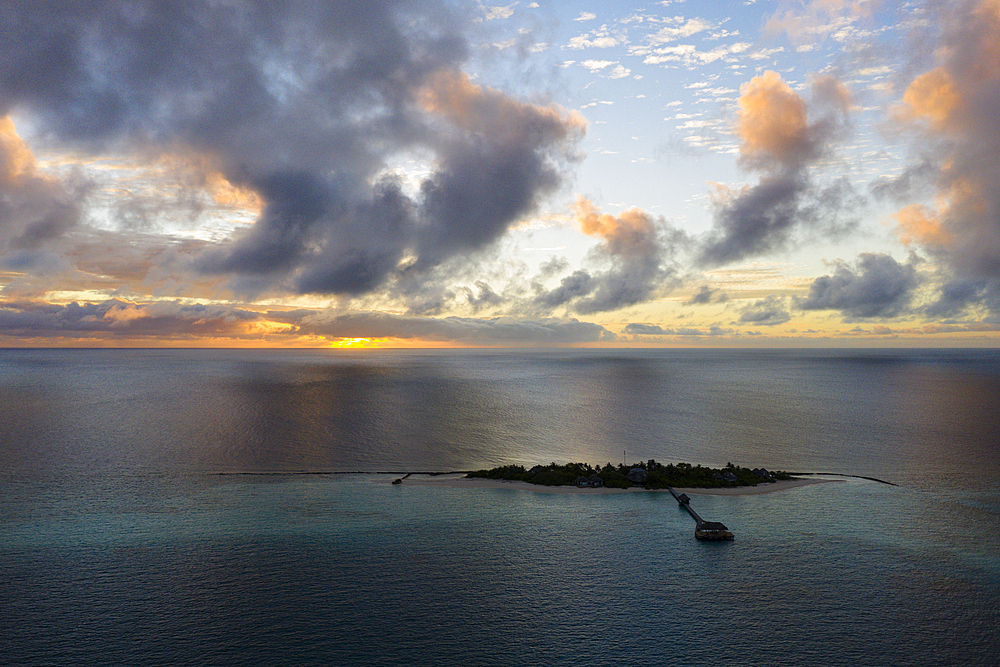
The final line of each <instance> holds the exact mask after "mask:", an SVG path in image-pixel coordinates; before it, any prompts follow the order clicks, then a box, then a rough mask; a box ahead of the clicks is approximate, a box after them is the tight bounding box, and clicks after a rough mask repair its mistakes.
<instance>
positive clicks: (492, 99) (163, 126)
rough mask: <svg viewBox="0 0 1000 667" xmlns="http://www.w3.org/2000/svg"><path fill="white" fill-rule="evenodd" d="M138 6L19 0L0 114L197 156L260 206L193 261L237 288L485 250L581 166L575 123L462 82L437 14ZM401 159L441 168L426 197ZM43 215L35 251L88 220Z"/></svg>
mask: <svg viewBox="0 0 1000 667" xmlns="http://www.w3.org/2000/svg"><path fill="white" fill-rule="evenodd" d="M133 10H135V8H134V7H132V6H130V5H126V4H124V3H111V2H108V3H64V2H55V1H54V0H53V1H51V2H44V1H43V2H40V3H39V2H27V1H24V0H21V1H16V2H12V3H8V4H7V5H6V6H5V14H4V21H3V22H2V23H0V41H2V43H3V44H4V45H5V53H4V58H3V59H2V62H0V114H6V113H9V112H10V110H11V109H15V108H16V109H17V110H18V113H20V114H24V115H26V116H29V117H30V118H31V119H32V123H33V124H34V125H35V126H36V127H37V128H38V131H39V133H40V134H43V135H45V136H47V137H51V138H52V140H53V141H59V142H62V145H63V146H70V147H73V148H75V149H76V150H78V151H82V152H83V153H84V154H86V153H87V152H91V153H95V154H96V153H101V152H103V151H111V152H115V153H118V154H122V153H129V152H131V153H136V154H143V155H153V156H155V155H165V154H168V153H169V154H177V153H180V154H184V155H197V156H202V157H203V159H204V161H205V165H204V170H205V171H206V172H211V173H217V174H221V175H222V177H223V178H224V179H225V181H226V182H228V183H229V184H231V185H232V186H233V187H234V188H236V189H240V190H243V191H246V192H249V193H251V194H252V195H253V196H255V197H256V198H257V199H258V200H259V206H260V210H261V213H260V217H259V218H258V219H257V220H256V222H255V223H254V224H253V225H252V226H250V227H249V228H248V229H246V230H245V231H243V232H241V233H238V234H237V235H236V236H235V237H234V238H233V239H232V240H231V241H230V242H228V243H226V244H224V245H223V246H222V247H217V248H215V249H213V250H212V251H211V252H206V253H205V254H203V255H202V256H201V257H200V259H199V262H198V264H197V266H198V267H199V269H200V270H201V271H202V272H203V273H204V274H206V275H218V276H229V277H231V278H232V283H231V285H232V287H233V288H234V289H236V290H239V291H244V292H246V293H248V294H249V293H256V292H269V293H281V292H285V293H288V292H291V293H319V294H338V295H339V294H343V295H357V294H363V293H367V292H370V291H372V290H375V289H378V288H379V286H381V285H384V284H385V283H386V282H387V281H388V280H390V279H391V278H392V277H393V276H396V275H399V274H402V273H407V274H409V275H412V274H419V273H421V272H425V271H428V270H430V269H432V268H433V267H435V266H437V265H439V264H441V263H442V262H445V261H447V260H448V259H449V258H450V257H453V256H455V255H457V254H468V253H475V252H477V251H479V250H482V249H483V248H486V247H489V246H490V245H491V244H492V243H493V242H494V241H495V240H496V239H497V238H499V237H500V236H502V235H503V234H504V233H505V232H506V231H507V230H508V229H509V228H510V226H511V225H513V224H515V223H517V222H518V221H520V220H521V219H522V218H523V217H524V216H525V215H527V214H529V213H530V212H531V211H533V210H534V209H535V208H536V207H537V206H538V204H539V202H540V201H541V200H542V198H544V197H545V196H547V195H549V194H551V193H552V192H554V191H555V190H556V189H557V188H558V187H559V186H560V184H561V183H562V180H563V176H564V173H565V172H566V171H567V170H568V169H569V168H571V167H570V165H571V163H572V162H573V161H574V160H575V159H576V158H577V154H576V153H575V146H576V144H577V142H578V141H579V139H580V138H581V137H582V135H583V132H584V126H585V124H584V121H583V119H582V117H580V116H579V115H577V114H574V113H571V112H564V111H562V110H561V109H558V108H556V107H554V106H541V105H535V104H530V103H526V102H522V101H519V100H516V99H514V98H512V97H510V96H508V95H506V94H504V93H502V92H500V91H498V90H494V89H491V88H488V87H486V86H480V85H477V84H474V83H472V82H471V81H470V80H469V78H468V76H467V75H466V74H465V73H464V72H463V71H462V67H463V65H464V63H465V61H466V60H467V58H468V57H469V52H470V48H469V45H468V43H467V42H466V40H465V37H464V35H463V34H462V32H461V30H460V27H459V26H460V21H459V19H458V17H457V16H456V15H455V14H454V12H453V11H452V10H450V9H449V8H448V7H447V6H446V5H445V4H444V3H436V2H427V3H425V2H420V3H415V2H394V1H389V0H371V1H369V2H364V3H361V4H354V3H330V2H324V1H321V0H312V1H303V2H295V3H277V4H275V3H262V2H261V3H257V2H250V3H240V4H238V5H232V4H231V3H217V2H198V1H194V0H192V1H189V2H177V3H159V4H152V5H145V6H144V7H143V9H142V11H133ZM417 26H419V28H418V27H417ZM6 134H9V133H7V132H5V136H6ZM407 158H419V159H421V160H423V161H425V162H426V163H427V165H428V169H427V173H428V175H427V176H426V177H424V178H422V179H420V180H419V182H418V183H416V184H415V185H414V184H412V183H403V182H402V181H401V180H400V179H399V178H397V177H395V176H394V175H393V174H392V170H391V169H390V167H391V166H392V164H393V163H395V162H396V161H399V160H401V159H402V160H405V159H407ZM36 200H37V197H36ZM47 201H50V202H62V201H63V199H61V198H60V197H57V196H48V197H47ZM31 208H32V209H33V210H36V211H42V210H43V209H44V207H42V206H32V207H31ZM48 210H49V211H50V214H48V215H45V216H40V217H38V218H37V219H35V220H31V221H25V222H23V223H18V227H17V229H16V230H14V231H13V232H9V233H8V234H7V237H8V238H9V239H12V240H11V242H12V243H20V244H22V245H25V246H27V245H31V244H36V245H37V244H39V243H41V242H43V241H44V240H45V239H47V238H50V237H52V236H58V235H59V234H62V233H64V232H65V230H66V229H68V228H71V227H72V226H73V225H74V224H75V221H76V218H75V215H76V214H75V211H74V209H73V208H72V207H68V208H67V207H63V208H60V207H58V206H56V205H55V204H52V205H51V206H49V208H48ZM8 227H10V225H8Z"/></svg>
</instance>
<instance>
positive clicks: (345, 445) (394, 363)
mask: <svg viewBox="0 0 1000 667" xmlns="http://www.w3.org/2000/svg"><path fill="white" fill-rule="evenodd" d="M0 392H2V393H0V398H2V400H0V638H2V641H0V664H3V665H71V664H74V665H75V664H78V665H112V664H114V665H123V664H152V665H256V664H261V665H350V664H387V665H447V664H463V665H465V664H484V665H510V664H525V665H528V664H532V665H533V664H539V665H550V664H552V665H558V664H576V663H580V662H586V663H591V664H624V665H632V664H644V665H645V664H668V663H669V664H678V665H701V664H733V665H737V664H739V665H743V664H750V665H753V664H759V665H765V664H767V665H798V664H809V663H818V664H830V665H856V664H873V663H881V664H885V665H939V664H966V665H978V664H982V665H987V664H988V665H992V664H994V663H995V659H994V655H995V653H996V646H997V640H996V639H995V633H996V628H997V627H1000V419H998V415H1000V353H997V352H994V351H916V352H914V351H863V352H861V351H851V352H846V351H754V352H745V351H613V352H608V351H579V350H574V351H566V350H562V351H545V352H531V353H524V352H517V353H505V352H493V351H491V352H449V353H381V352H380V353H374V354H372V353H368V352H366V353H363V354H358V353H348V354H344V353H342V352H329V353H322V352H270V351H264V352H262V351H153V350H140V351H121V350H118V351H112V350H106V351H93V350H90V351H84V350H66V351H49V350H5V351H0ZM623 450H624V451H625V452H626V456H627V458H628V460H629V462H633V461H640V460H646V459H649V458H655V459H657V460H660V461H687V462H691V463H702V464H709V465H724V464H725V463H726V462H728V461H732V462H733V463H737V464H740V465H747V466H751V467H755V466H758V465H763V466H765V467H768V468H779V469H785V470H796V471H803V472H826V473H840V474H853V475H865V476H870V477H876V478H879V479H883V480H886V481H891V482H893V483H895V484H897V485H898V486H890V485H887V484H880V483H878V482H873V481H869V480H863V479H857V478H844V479H846V480H847V481H841V482H838V483H829V484H822V485H815V486H808V487H802V488H798V489H792V490H789V491H784V492H780V493H773V494H767V495H757V496H741V497H709V496H697V497H695V499H694V501H693V503H694V504H695V505H696V507H697V509H698V511H699V512H700V513H701V514H702V515H703V516H705V517H707V518H712V519H717V520H721V521H724V522H725V523H726V524H727V525H728V526H729V527H730V528H732V529H733V531H734V532H735V533H736V535H737V539H736V541H735V542H733V543H727V544H706V543H701V542H697V541H695V540H694V539H693V535H692V528H693V525H692V522H691V520H690V518H689V517H688V516H687V515H686V514H685V513H683V512H681V511H679V510H678V508H677V506H676V503H674V502H673V500H672V499H670V498H669V496H668V495H666V494H659V493H649V494H623V495H600V496H595V495H551V494H542V493H534V492H522V491H515V490H510V489H496V490H469V489H454V488H435V487H425V486H407V485H404V486H402V487H400V486H391V485H389V484H388V483H387V481H388V480H389V479H391V478H392V476H389V475H379V474H373V473H378V472H379V471H403V470H459V469H468V468H474V467H487V466H493V465H498V464H501V463H523V464H527V465H531V464H534V463H548V462H550V461H557V462H564V461H578V460H583V461H589V462H591V463H605V462H608V461H611V462H617V461H621V460H622V452H623ZM356 471H363V472H364V473H365V474H329V473H345V472H352V473H353V472H356ZM222 473H224V474H222ZM302 473H304V474H302Z"/></svg>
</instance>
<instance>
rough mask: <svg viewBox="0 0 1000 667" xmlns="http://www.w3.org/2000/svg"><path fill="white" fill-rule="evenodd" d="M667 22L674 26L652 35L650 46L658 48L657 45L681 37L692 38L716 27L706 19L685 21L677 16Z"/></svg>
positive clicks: (668, 26)
mask: <svg viewBox="0 0 1000 667" xmlns="http://www.w3.org/2000/svg"><path fill="white" fill-rule="evenodd" d="M667 20H668V22H669V23H671V24H672V25H667V26H665V27H663V28H660V30H659V32H657V33H656V34H655V35H652V36H651V37H650V38H649V43H650V45H652V46H656V45H657V44H666V43H667V42H672V41H674V40H677V39H680V38H681V37H690V36H691V35H696V34H698V33H699V32H704V31H706V30H710V29H711V28H713V27H714V26H713V25H712V24H711V23H709V22H708V21H706V20H704V19H688V20H687V21H685V20H684V18H683V17H680V16H677V17H674V18H673V19H667Z"/></svg>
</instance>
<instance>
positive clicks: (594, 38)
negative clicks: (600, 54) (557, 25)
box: [567, 33, 618, 49]
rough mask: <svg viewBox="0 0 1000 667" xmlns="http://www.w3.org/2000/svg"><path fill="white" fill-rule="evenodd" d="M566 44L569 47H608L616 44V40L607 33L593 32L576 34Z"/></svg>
mask: <svg viewBox="0 0 1000 667" xmlns="http://www.w3.org/2000/svg"><path fill="white" fill-rule="evenodd" d="M567 46H568V47H569V48H571V49H586V48H595V49H608V48H611V47H612V46H618V40H617V39H615V38H614V37H612V36H611V35H608V34H606V33H605V34H602V35H594V34H592V33H591V34H583V35H577V36H576V37H573V38H572V39H570V40H569V44H567Z"/></svg>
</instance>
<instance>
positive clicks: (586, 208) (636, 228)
mask: <svg viewBox="0 0 1000 667" xmlns="http://www.w3.org/2000/svg"><path fill="white" fill-rule="evenodd" d="M574 208H575V217H576V221H577V224H579V225H580V231H582V232H583V233H584V234H586V235H588V236H596V237H598V238H601V239H603V240H604V242H605V243H606V244H607V247H608V251H609V252H611V253H612V254H614V255H642V254H647V253H649V252H650V251H651V250H654V249H655V245H656V233H657V230H656V225H655V223H654V220H653V217H652V216H650V215H649V214H648V213H646V212H645V211H643V210H641V209H638V208H631V209H629V210H627V211H624V212H623V213H621V214H619V215H617V216H614V215H611V214H609V213H601V211H600V209H599V208H598V207H597V206H595V205H594V203H593V202H591V201H590V200H589V199H587V198H586V197H582V196H578V197H577V199H576V204H575V206H574Z"/></svg>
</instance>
